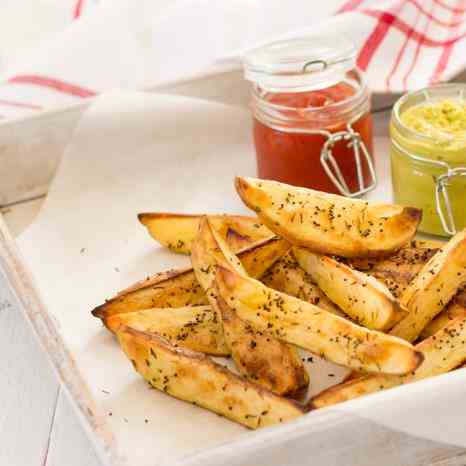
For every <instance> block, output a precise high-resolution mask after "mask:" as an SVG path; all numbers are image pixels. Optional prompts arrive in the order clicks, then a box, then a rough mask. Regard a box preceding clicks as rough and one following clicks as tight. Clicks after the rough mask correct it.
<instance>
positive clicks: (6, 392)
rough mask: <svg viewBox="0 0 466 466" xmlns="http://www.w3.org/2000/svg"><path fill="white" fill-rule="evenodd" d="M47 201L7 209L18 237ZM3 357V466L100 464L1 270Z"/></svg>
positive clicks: (0, 436)
mask: <svg viewBox="0 0 466 466" xmlns="http://www.w3.org/2000/svg"><path fill="white" fill-rule="evenodd" d="M42 202H43V199H36V200H33V201H30V202H25V203H19V204H17V205H14V206H10V207H8V208H5V209H2V212H3V215H4V219H5V220H6V222H7V224H8V227H9V228H10V231H11V232H12V233H13V234H14V235H17V234H19V233H20V232H21V231H23V230H24V228H25V227H26V226H27V225H28V224H29V223H30V222H31V221H32V219H33V218H34V216H35V215H36V213H37V212H38V210H39V208H40V205H41V203H42ZM0 354H2V356H3V357H2V364H1V365H0V381H1V383H0V465H2V466H3V465H5V466H7V465H8V466H65V465H66V466H75V465H76V466H98V465H100V463H99V461H98V459H97V457H96V455H95V453H94V449H93V447H92V445H91V443H90V441H89V440H88V438H87V437H86V435H85V433H84V431H83V429H82V427H81V425H80V424H79V423H78V419H77V415H76V413H75V412H74V409H73V407H72V406H71V402H70V400H69V399H68V397H67V396H66V395H65V393H64V391H63V389H61V388H60V386H59V383H58V380H57V378H56V376H55V374H54V373H53V370H52V366H51V364H50V362H49V360H48V357H47V355H46V354H45V352H44V351H43V349H42V348H41V347H40V344H39V342H38V340H37V337H36V335H35V334H34V332H33V330H32V328H31V325H30V323H29V322H27V320H26V317H25V315H24V314H23V312H22V311H21V310H20V307H19V303H18V301H17V299H16V297H15V295H14V294H13V292H12V290H11V289H10V287H9V285H8V282H7V280H6V277H5V276H4V274H3V271H2V269H1V268H0Z"/></svg>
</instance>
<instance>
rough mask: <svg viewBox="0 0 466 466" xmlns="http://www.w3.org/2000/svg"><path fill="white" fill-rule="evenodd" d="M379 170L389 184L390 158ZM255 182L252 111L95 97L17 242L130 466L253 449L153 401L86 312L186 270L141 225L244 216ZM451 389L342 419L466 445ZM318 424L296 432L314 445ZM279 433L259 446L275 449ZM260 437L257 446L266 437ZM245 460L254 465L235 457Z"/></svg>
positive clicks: (354, 407)
mask: <svg viewBox="0 0 466 466" xmlns="http://www.w3.org/2000/svg"><path fill="white" fill-rule="evenodd" d="M380 147H382V146H380ZM380 162H381V165H380V167H381V170H382V172H381V173H385V174H386V173H387V171H386V170H387V158H386V156H385V157H384V156H381V157H380ZM254 172H255V162H254V154H253V146H252V141H251V129H250V115H249V112H248V111H246V110H244V109H241V108H233V107H227V106H224V105H221V104H216V103H211V102H206V101H201V100H195V99H188V98H185V97H176V96H164V95H155V96H154V95H147V94H133V93H130V94H126V93H118V92H115V93H112V94H108V95H105V96H102V97H100V98H99V99H98V100H97V101H96V103H95V104H93V106H92V107H91V108H90V110H88V111H87V112H86V114H85V115H84V117H83V119H82V121H81V123H80V125H79V126H78V128H77V130H76V132H75V134H74V136H73V138H72V140H71V141H70V144H69V146H68V148H67V150H66V153H65V156H64V159H63V161H62V164H61V167H60V169H59V171H58V174H57V176H56V178H55V181H54V183H53V185H52V188H51V190H50V193H49V196H48V198H47V200H46V203H45V205H44V207H43V209H42V211H41V213H40V214H39V216H38V217H37V219H36V221H35V222H34V224H33V225H32V226H31V227H30V228H29V229H28V230H27V231H26V232H25V233H24V234H23V235H22V237H21V238H20V239H19V244H20V248H21V250H22V252H23V254H24V256H25V258H26V260H27V263H28V265H29V266H30V268H31V270H32V272H33V276H34V279H35V281H36V284H37V287H38V289H39V291H40V293H41V295H42V298H43V300H44V302H45V304H46V306H47V308H48V310H49V311H50V313H51V315H52V316H53V318H54V320H55V321H56V323H57V325H58V327H59V329H60V332H61V333H62V335H63V338H64V340H65V342H66V344H67V346H68V348H69V350H70V351H71V353H72V355H73V357H74V358H75V360H76V364H77V367H78V370H80V371H81V373H82V375H83V377H84V379H85V380H86V382H87V383H88V385H89V388H90V390H91V392H92V393H93V395H94V397H95V399H96V400H97V402H98V404H99V405H100V406H101V409H102V412H103V413H104V414H105V415H106V416H107V419H108V423H109V424H110V427H111V429H112V431H113V432H114V435H115V438H116V441H117V444H118V448H119V450H120V452H121V454H122V455H123V456H124V457H125V458H127V460H128V464H131V465H141V466H145V465H155V464H159V463H160V462H169V461H172V460H176V459H179V458H181V457H184V456H186V455H188V454H190V453H193V452H198V451H201V450H203V449H206V448H207V447H210V446H214V445H217V444H219V443H222V442H226V441H233V440H241V439H243V440H244V439H245V438H247V436H248V435H250V433H248V432H247V431H246V430H245V429H244V428H242V427H241V426H238V425H236V424H234V423H232V422H230V421H228V420H225V419H223V418H220V417H218V416H216V415H215V414H212V413H210V412H207V411H205V410H202V409H199V408H196V407H193V406H191V405H188V404H186V403H184V402H182V401H178V400H175V399H173V398H170V397H169V396H167V395H165V394H163V393H160V392H158V391H156V390H149V388H148V386H147V384H146V383H145V382H144V381H143V380H142V379H141V377H140V376H139V375H138V374H136V373H135V372H134V371H133V369H132V367H131V365H130V364H129V362H128V361H127V359H126V357H125V356H124V355H123V353H122V352H121V351H120V349H119V347H118V345H117V344H116V341H115V340H114V338H113V336H112V335H110V334H109V332H107V331H106V330H104V328H103V327H102V325H101V324H100V322H99V321H97V320H96V319H95V318H93V317H92V316H91V315H90V310H91V309H92V308H93V307H95V306H96V305H98V304H101V303H102V302H103V301H104V300H105V299H106V298H108V297H110V296H112V295H113V294H114V293H115V292H116V291H117V290H119V289H122V288H124V287H126V286H128V285H129V284H131V283H133V282H135V281H137V280H140V279H142V278H144V277H145V276H147V275H149V274H153V273H155V272H158V271H162V270H164V269H168V268H172V267H178V266H182V265H186V264H187V263H188V261H189V260H188V259H187V258H185V257H181V256H177V255H174V254H172V253H170V252H167V251H165V250H163V249H161V248H159V247H158V246H157V245H156V244H155V243H154V241H153V240H152V239H151V238H150V237H149V236H148V234H147V233H146V231H145V229H144V228H143V227H142V226H141V225H140V224H139V223H138V221H137V218H136V214H137V213H138V212H142V211H151V210H154V211H181V212H193V213H195V212H236V213H246V212H247V211H246V209H245V208H244V207H243V205H242V204H241V202H240V201H239V199H238V197H237V195H236V194H235V192H234V188H233V183H232V180H233V176H234V175H235V174H242V175H254ZM379 172H380V171H379ZM387 196H388V176H384V175H382V179H381V185H380V188H379V189H378V191H377V192H376V193H375V194H373V195H372V197H373V198H378V199H384V198H385V199H386V198H387ZM309 369H310V376H311V391H312V392H314V393H315V392H317V391H319V390H321V389H322V388H324V387H325V386H327V385H329V384H334V383H336V382H338V381H339V379H340V378H341V376H342V375H343V374H344V373H345V370H344V369H342V368H339V367H337V366H334V365H332V364H329V363H326V362H322V361H319V360H318V358H315V360H314V363H311V364H309ZM450 378H452V379H454V380H452V382H451V383H449V382H448V383H447V379H443V378H441V379H437V380H435V381H433V382H425V383H422V384H418V385H417V386H414V385H413V386H410V387H402V388H400V389H397V390H393V391H391V392H387V393H383V394H378V395H375V396H371V397H368V398H367V399H364V400H357V401H356V402H351V403H347V404H346V405H345V406H343V407H341V408H340V407H338V408H336V409H337V410H339V411H340V412H342V413H343V411H345V410H347V411H349V412H351V413H356V414H358V415H361V416H364V417H367V418H372V419H374V420H376V421H377V422H379V423H382V424H383V423H387V425H389V426H391V427H395V428H396V429H399V430H406V431H407V432H411V433H413V432H414V433H415V435H422V436H426V437H429V438H433V439H437V440H444V441H447V442H448V441H450V442H452V443H458V444H459V442H462V443H463V444H465V445H466V438H464V435H462V434H464V430H463V428H462V425H463V424H462V422H461V419H463V415H464V414H466V408H464V407H463V406H464V403H462V404H461V406H458V405H457V406H455V409H454V410H453V409H452V408H451V407H450V406H449V404H450V403H451V396H448V395H449V394H454V395H455V396H459V395H460V393H462V391H461V389H460V388H462V387H463V384H464V382H465V373H464V371H463V372H458V373H456V374H453V377H452V376H450ZM444 380H445V381H444ZM454 383H456V385H455V389H451V390H450V388H449V387H450V386H453V384H454ZM395 394H396V395H395ZM426 402H427V403H428V404H429V405H431V404H434V403H436V404H437V406H436V411H431V412H435V413H436V415H437V416H442V415H443V416H444V419H445V423H446V424H447V425H448V429H446V428H443V427H442V428H440V429H439V428H438V426H439V424H438V423H428V422H425V417H426V415H428V414H426V413H428V411H427V410H426V408H427V407H426ZM439 407H443V408H439ZM333 409H334V408H332V410H333ZM449 410H450V411H451V413H455V416H454V417H453V414H452V415H451V416H450V417H448V415H449V414H448V413H449V412H450V411H449ZM410 411H412V415H410V414H409V413H410ZM110 413H111V414H110ZM313 416H316V413H311V414H309V415H308V416H305V417H304V418H303V419H302V420H299V421H297V422H295V423H294V424H295V425H296V426H297V427H299V428H300V429H301V431H302V429H307V428H309V429H310V430H309V432H311V431H312V428H313V426H312V424H313V419H314V418H313ZM416 416H419V417H418V418H417V417H416ZM417 419H420V420H421V421H419V422H418V421H417ZM146 420H147V422H146ZM421 424H422V425H421ZM306 426H308V427H306ZM283 428H285V430H283ZM283 428H282V427H280V428H273V429H275V431H276V432H277V434H276V439H277V441H278V440H279V439H281V440H283V437H281V436H280V435H286V434H283V433H285V432H289V431H290V429H291V431H292V430H293V428H290V427H289V426H288V427H287V426H283ZM273 429H267V430H265V431H264V432H266V433H264V435H267V438H270V436H272V438H273V436H274V434H272V433H271V432H272V431H273ZM280 433H282V434H280ZM254 435H255V436H257V435H258V436H259V437H255V438H259V439H260V435H261V433H260V432H259V433H255V434H254ZM355 435H357V432H355ZM242 454H244V455H246V451H244V452H243V451H241V450H239V451H238V455H242ZM277 464H278V463H277Z"/></svg>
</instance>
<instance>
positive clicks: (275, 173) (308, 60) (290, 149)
mask: <svg viewBox="0 0 466 466" xmlns="http://www.w3.org/2000/svg"><path fill="white" fill-rule="evenodd" d="M355 57H356V53H355V49H354V47H353V46H352V45H351V44H350V43H349V42H347V41H346V40H344V39H343V38H335V37H332V38H329V37H317V38H316V37H304V38H299V39H292V40H287V41H281V42H275V43H272V44H269V45H266V46H264V47H261V48H258V49H255V50H252V51H251V52H249V53H247V54H246V56H245V57H244V74H245V78H246V79H247V80H248V81H251V82H252V83H253V85H252V112H253V117H254V142H255V146H256V155H257V172H258V176H259V177H260V178H265V179H272V180H276V181H281V182H284V183H289V184H293V185H296V186H304V187H307V188H312V189H317V190H321V191H326V192H330V193H336V194H343V195H346V196H351V197H355V196H359V195H361V194H364V193H366V192H368V191H370V190H371V189H373V188H374V187H375V185H376V174H375V169H374V165H373V159H372V149H373V144H372V118H371V114H370V95H369V92H368V89H367V86H366V83H365V80H364V77H363V74H362V73H361V71H360V70H358V69H357V68H356V65H355Z"/></svg>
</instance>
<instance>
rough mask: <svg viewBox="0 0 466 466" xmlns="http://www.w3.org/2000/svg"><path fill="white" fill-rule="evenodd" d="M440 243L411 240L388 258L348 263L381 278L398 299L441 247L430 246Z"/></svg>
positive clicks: (351, 260) (352, 260)
mask: <svg viewBox="0 0 466 466" xmlns="http://www.w3.org/2000/svg"><path fill="white" fill-rule="evenodd" d="M438 244H439V242H437V241H436V242H434V241H429V242H423V241H417V240H416V241H411V243H410V245H409V246H406V247H404V248H402V249H400V250H399V251H397V252H396V253H395V254H393V255H391V256H389V257H387V258H386V259H382V260H374V259H350V260H348V261H347V263H348V264H349V265H350V266H351V267H353V268H355V269H357V270H360V271H363V272H365V273H367V274H369V275H371V276H373V277H375V278H377V279H378V280H380V281H381V282H382V283H384V284H385V286H386V287H387V288H388V289H389V290H390V292H391V293H392V294H393V296H395V298H397V299H398V298H399V297H400V296H401V295H402V294H403V292H404V291H405V289H406V288H407V286H408V285H409V283H410V282H411V281H412V280H414V278H415V277H416V275H417V274H418V273H419V272H420V270H421V269H422V267H423V266H424V265H425V263H426V262H427V261H428V260H429V259H430V258H431V257H432V256H433V255H434V254H435V253H436V252H437V251H438V250H439V247H435V248H433V247H430V246H438ZM440 244H442V243H440Z"/></svg>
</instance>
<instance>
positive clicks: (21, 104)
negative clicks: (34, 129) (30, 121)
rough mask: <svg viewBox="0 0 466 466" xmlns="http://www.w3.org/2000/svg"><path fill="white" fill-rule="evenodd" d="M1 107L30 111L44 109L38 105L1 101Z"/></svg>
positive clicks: (7, 100)
mask: <svg viewBox="0 0 466 466" xmlns="http://www.w3.org/2000/svg"><path fill="white" fill-rule="evenodd" d="M0 105H5V106H7V107H18V108H28V109H30V110H41V109H42V107H41V106H40V105H36V104H29V103H26V102H17V101H16V100H9V99H0Z"/></svg>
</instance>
